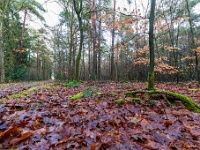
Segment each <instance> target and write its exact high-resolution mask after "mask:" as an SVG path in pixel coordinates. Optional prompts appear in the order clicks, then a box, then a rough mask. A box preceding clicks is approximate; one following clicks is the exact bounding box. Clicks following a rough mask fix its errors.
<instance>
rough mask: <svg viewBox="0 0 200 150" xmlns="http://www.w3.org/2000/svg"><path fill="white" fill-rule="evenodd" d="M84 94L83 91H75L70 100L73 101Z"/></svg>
mask: <svg viewBox="0 0 200 150" xmlns="http://www.w3.org/2000/svg"><path fill="white" fill-rule="evenodd" d="M83 96H84V94H83V92H80V93H77V94H75V95H73V96H72V97H71V98H70V100H72V101H74V100H76V99H79V98H82V97H83Z"/></svg>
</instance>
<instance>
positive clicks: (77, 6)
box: [73, 0, 83, 80]
mask: <svg viewBox="0 0 200 150" xmlns="http://www.w3.org/2000/svg"><path fill="white" fill-rule="evenodd" d="M73 2H74V10H75V12H76V15H77V17H78V23H79V31H80V43H79V51H78V54H77V57H76V71H75V80H79V69H80V60H81V52H82V47H83V23H82V18H81V13H82V9H83V2H82V0H81V1H80V2H79V4H77V3H78V2H77V1H76V0H73Z"/></svg>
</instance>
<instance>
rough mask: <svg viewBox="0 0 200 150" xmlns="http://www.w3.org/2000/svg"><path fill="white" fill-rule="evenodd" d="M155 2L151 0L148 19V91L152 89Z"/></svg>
mask: <svg viewBox="0 0 200 150" xmlns="http://www.w3.org/2000/svg"><path fill="white" fill-rule="evenodd" d="M155 5H156V0H151V12H150V18H149V50H150V66H149V72H148V89H149V90H150V89H154V57H155V56H154V18H155Z"/></svg>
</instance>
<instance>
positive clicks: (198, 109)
mask: <svg viewBox="0 0 200 150" xmlns="http://www.w3.org/2000/svg"><path fill="white" fill-rule="evenodd" d="M129 94H130V93H129ZM131 94H132V96H133V97H136V95H137V94H148V95H153V94H164V95H166V96H170V97H173V98H174V100H180V101H181V102H182V103H183V105H184V106H185V107H186V108H188V109H189V110H191V111H194V112H197V113H200V107H199V105H198V103H196V102H194V101H193V100H192V99H191V98H189V97H187V96H184V95H182V94H178V93H174V92H170V91H165V90H159V89H154V90H148V91H132V92H131Z"/></svg>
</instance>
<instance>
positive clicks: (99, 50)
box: [98, 0, 102, 80]
mask: <svg viewBox="0 0 200 150" xmlns="http://www.w3.org/2000/svg"><path fill="white" fill-rule="evenodd" d="M99 5H100V7H101V0H99ZM100 15H101V14H100ZM101 34H102V21H101V19H100V20H99V42H98V80H101Z"/></svg>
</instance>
